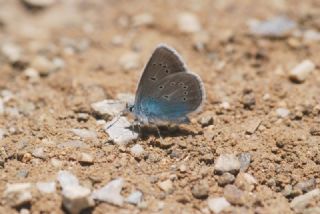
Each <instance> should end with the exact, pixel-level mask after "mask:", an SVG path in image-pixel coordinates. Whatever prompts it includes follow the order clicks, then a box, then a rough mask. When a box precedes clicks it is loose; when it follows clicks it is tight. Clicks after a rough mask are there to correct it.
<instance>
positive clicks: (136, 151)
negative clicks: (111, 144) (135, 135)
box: [130, 144, 144, 157]
mask: <svg viewBox="0 0 320 214" xmlns="http://www.w3.org/2000/svg"><path fill="white" fill-rule="evenodd" d="M130 152H131V154H132V155H133V156H134V157H141V156H142V154H143V153H144V149H143V147H142V146H141V145H140V144H135V145H134V146H133V147H131V149H130Z"/></svg>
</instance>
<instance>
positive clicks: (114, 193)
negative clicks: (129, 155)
mask: <svg viewBox="0 0 320 214" xmlns="http://www.w3.org/2000/svg"><path fill="white" fill-rule="evenodd" d="M123 184H124V180H123V179H122V178H118V179H115V180H112V181H110V182H109V183H108V184H106V185H105V186H104V187H102V188H100V189H98V190H95V191H93V193H92V197H93V199H95V200H99V201H104V202H107V203H110V204H113V205H117V206H122V205H123V202H124V198H123V197H122V196H121V194H120V192H121V190H122V187H123Z"/></svg>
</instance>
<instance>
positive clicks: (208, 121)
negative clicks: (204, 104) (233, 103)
mask: <svg viewBox="0 0 320 214" xmlns="http://www.w3.org/2000/svg"><path fill="white" fill-rule="evenodd" d="M198 123H199V124H200V125H201V126H202V127H206V126H209V125H212V124H213V117H212V116H204V117H201V118H200V119H199V120H198Z"/></svg>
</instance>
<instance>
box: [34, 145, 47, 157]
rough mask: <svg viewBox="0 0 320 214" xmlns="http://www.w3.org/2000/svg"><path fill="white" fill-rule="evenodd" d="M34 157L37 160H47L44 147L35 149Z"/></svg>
mask: <svg viewBox="0 0 320 214" xmlns="http://www.w3.org/2000/svg"><path fill="white" fill-rule="evenodd" d="M32 155H33V156H34V157H36V158H41V159H45V158H46V155H45V153H44V149H43V148H42V147H39V148H35V149H34V150H33V151H32Z"/></svg>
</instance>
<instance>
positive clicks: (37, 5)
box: [21, 0, 56, 8]
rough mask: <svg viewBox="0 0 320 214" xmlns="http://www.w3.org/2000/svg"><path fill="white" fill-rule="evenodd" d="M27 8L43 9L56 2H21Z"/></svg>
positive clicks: (32, 0) (35, 0)
mask: <svg viewBox="0 0 320 214" xmlns="http://www.w3.org/2000/svg"><path fill="white" fill-rule="evenodd" d="M21 1H22V2H23V3H25V4H26V5H27V6H29V7H33V8H45V7H49V6H51V5H52V4H54V3H55V2H56V0H21Z"/></svg>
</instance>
